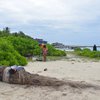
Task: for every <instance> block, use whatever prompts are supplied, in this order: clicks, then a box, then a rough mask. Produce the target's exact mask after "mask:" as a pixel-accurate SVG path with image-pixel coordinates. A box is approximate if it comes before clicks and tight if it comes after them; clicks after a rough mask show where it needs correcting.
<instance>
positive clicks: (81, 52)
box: [75, 48, 100, 58]
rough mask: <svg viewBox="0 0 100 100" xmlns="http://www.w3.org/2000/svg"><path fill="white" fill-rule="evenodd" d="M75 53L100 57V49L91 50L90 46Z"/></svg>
mask: <svg viewBox="0 0 100 100" xmlns="http://www.w3.org/2000/svg"><path fill="white" fill-rule="evenodd" d="M75 53H76V54H77V55H79V56H84V57H89V58H100V51H91V50H90V49H88V48H85V49H83V50H76V51H75Z"/></svg>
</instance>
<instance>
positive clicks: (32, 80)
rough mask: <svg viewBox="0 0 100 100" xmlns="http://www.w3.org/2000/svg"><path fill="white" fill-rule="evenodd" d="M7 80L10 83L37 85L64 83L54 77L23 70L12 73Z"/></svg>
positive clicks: (58, 84)
mask: <svg viewBox="0 0 100 100" xmlns="http://www.w3.org/2000/svg"><path fill="white" fill-rule="evenodd" d="M9 82H10V83H12V84H22V85H24V84H28V85H37V86H61V85H64V84H65V82H63V81H60V80H58V79H56V78H50V77H45V76H40V75H38V74H31V73H29V72H26V71H25V70H20V71H17V72H16V73H15V74H12V75H11V78H10V81H9Z"/></svg>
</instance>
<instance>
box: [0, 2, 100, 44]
mask: <svg viewBox="0 0 100 100" xmlns="http://www.w3.org/2000/svg"><path fill="white" fill-rule="evenodd" d="M4 27H9V28H10V30H11V31H12V32H18V31H23V32H24V33H25V34H27V35H29V36H31V37H33V38H42V39H44V40H46V41H48V42H49V43H53V42H60V43H63V44H66V45H94V44H96V45H100V0H0V29H1V30H2V29H3V28H4Z"/></svg>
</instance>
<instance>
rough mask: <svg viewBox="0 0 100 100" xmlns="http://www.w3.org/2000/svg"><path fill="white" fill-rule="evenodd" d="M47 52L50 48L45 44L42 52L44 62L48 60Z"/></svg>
mask: <svg viewBox="0 0 100 100" xmlns="http://www.w3.org/2000/svg"><path fill="white" fill-rule="evenodd" d="M47 52H48V49H47V47H46V45H43V49H42V53H43V61H44V62H45V61H46V56H47Z"/></svg>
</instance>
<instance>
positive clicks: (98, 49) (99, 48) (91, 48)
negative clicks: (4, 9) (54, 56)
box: [59, 47, 100, 51]
mask: <svg viewBox="0 0 100 100" xmlns="http://www.w3.org/2000/svg"><path fill="white" fill-rule="evenodd" d="M87 48H88V49H90V50H93V47H87ZM81 49H85V48H81ZM59 50H65V51H74V49H68V48H59ZM97 51H100V47H97Z"/></svg>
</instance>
